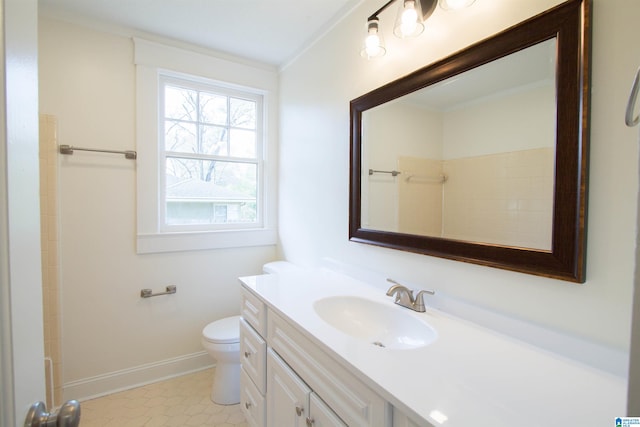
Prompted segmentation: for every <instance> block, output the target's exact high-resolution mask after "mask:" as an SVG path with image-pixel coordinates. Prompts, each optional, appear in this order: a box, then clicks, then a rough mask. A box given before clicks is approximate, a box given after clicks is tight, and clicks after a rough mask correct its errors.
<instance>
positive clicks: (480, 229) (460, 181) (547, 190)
mask: <svg viewBox="0 0 640 427" xmlns="http://www.w3.org/2000/svg"><path fill="white" fill-rule="evenodd" d="M554 159H555V150H554V148H551V147H548V148H538V149H532V150H522V151H513V152H508V153H498V154H492V155H486V156H477V157H467V158H463V159H453V160H445V161H444V165H443V169H444V173H445V175H446V176H447V182H446V183H445V184H444V185H445V189H444V209H443V218H446V221H445V223H444V226H443V236H444V237H447V238H451V239H462V240H471V241H476V242H487V243H495V244H500V245H508V246H521V247H527V248H537V249H547V250H548V249H551V232H552V230H551V227H552V220H553V217H552V215H553V194H554V193H553V185H554V165H555V160H554Z"/></svg>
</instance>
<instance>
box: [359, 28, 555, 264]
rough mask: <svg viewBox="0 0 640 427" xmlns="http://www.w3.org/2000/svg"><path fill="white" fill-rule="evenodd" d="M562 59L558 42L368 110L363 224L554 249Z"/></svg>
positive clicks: (364, 131)
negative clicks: (558, 70) (557, 79)
mask: <svg viewBox="0 0 640 427" xmlns="http://www.w3.org/2000/svg"><path fill="white" fill-rule="evenodd" d="M555 59H556V39H555V38H552V39H550V40H547V41H544V42H541V43H538V44H536V45H533V46H531V47H528V48H526V49H523V50H521V51H519V52H515V53H513V54H511V55H508V56H505V57H503V58H501V59H498V60H496V61H493V62H490V63H488V64H485V65H482V66H480V67H477V68H474V69H472V70H470V71H467V72H464V73H461V74H459V75H457V76H454V77H451V78H449V79H446V80H443V81H441V82H439V83H437V84H434V85H432V86H429V87H427V88H424V89H421V90H418V91H416V92H413V93H410V94H408V95H405V96H402V97H400V98H397V99H395V100H393V101H391V102H387V103H384V104H382V105H379V106H377V107H374V108H371V109H369V110H366V111H364V112H363V113H362V142H361V143H362V176H361V180H362V202H361V203H362V218H361V220H362V226H363V227H365V228H368V229H373V230H381V231H391V232H400V233H408V234H417V235H425V236H432V237H443V238H447V239H457V240H463V241H473V242H483V243H491V244H499V245H506V246H515V247H526V248H535V249H541V250H547V251H550V250H551V237H552V223H553V194H554V192H553V186H554V165H555V133H556V108H555V100H556V91H555V84H556V82H555V70H556V64H555ZM393 171H397V172H398V173H397V174H394V173H387V172H393Z"/></svg>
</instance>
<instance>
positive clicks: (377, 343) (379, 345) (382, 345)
mask: <svg viewBox="0 0 640 427" xmlns="http://www.w3.org/2000/svg"><path fill="white" fill-rule="evenodd" d="M371 344H373V345H377V346H378V347H382V348H385V347H386V345H384V344H382V343H381V342H380V341H374V342H372V343H371Z"/></svg>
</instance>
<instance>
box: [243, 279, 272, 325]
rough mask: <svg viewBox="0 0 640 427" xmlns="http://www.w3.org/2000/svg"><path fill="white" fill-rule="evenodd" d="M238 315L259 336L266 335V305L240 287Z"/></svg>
mask: <svg viewBox="0 0 640 427" xmlns="http://www.w3.org/2000/svg"><path fill="white" fill-rule="evenodd" d="M241 298H242V302H241V304H242V305H241V306H240V315H241V316H242V318H243V319H244V320H246V321H247V323H249V324H250V325H251V326H253V329H255V330H256V332H258V334H260V335H261V336H263V337H264V336H266V335H267V307H266V306H265V305H264V303H263V302H262V301H261V300H260V299H259V298H258V297H257V296H255V295H254V294H252V293H251V292H250V291H248V290H247V289H245V288H244V287H243V288H242V295H241Z"/></svg>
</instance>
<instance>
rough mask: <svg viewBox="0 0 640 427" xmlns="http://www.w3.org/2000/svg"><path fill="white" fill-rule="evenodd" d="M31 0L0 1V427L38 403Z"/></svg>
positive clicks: (40, 355) (40, 360)
mask: <svg viewBox="0 0 640 427" xmlns="http://www.w3.org/2000/svg"><path fill="white" fill-rule="evenodd" d="M37 13H38V4H37V1H36V0H0V58H1V60H0V82H3V84H2V83H0V172H1V173H0V424H1V425H2V426H7V427H9V426H22V425H24V419H25V416H26V414H27V411H28V409H29V407H30V406H31V404H32V403H33V402H35V401H39V400H43V399H44V398H45V386H44V350H43V331H42V276H41V268H40V206H39V171H38V80H37V76H38V68H37V45H38V39H37V19H38V16H37Z"/></svg>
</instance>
